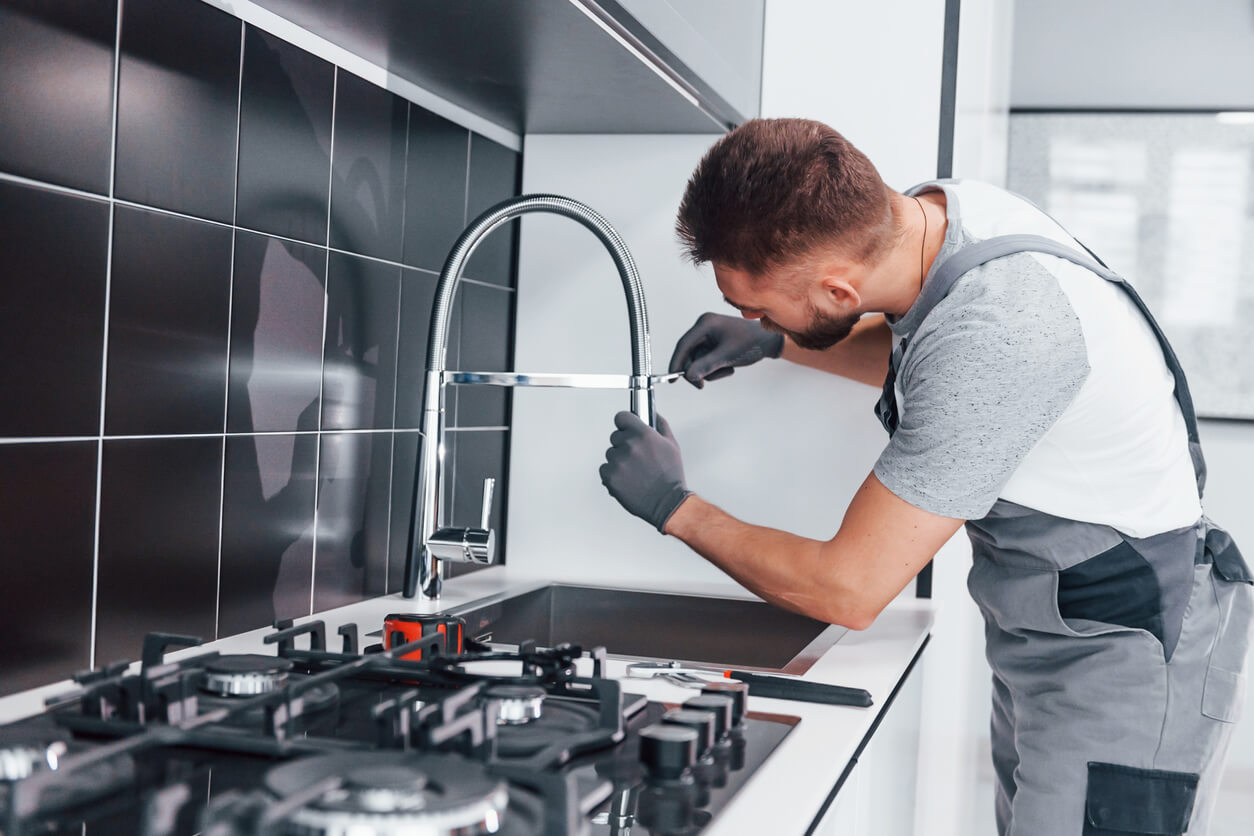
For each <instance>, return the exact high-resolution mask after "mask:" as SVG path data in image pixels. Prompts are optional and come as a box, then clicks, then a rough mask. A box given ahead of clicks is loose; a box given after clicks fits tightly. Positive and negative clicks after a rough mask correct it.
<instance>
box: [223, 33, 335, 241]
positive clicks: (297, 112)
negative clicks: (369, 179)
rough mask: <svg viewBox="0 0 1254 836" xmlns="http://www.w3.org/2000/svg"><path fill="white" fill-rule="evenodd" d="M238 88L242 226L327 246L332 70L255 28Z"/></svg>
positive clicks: (238, 216)
mask: <svg viewBox="0 0 1254 836" xmlns="http://www.w3.org/2000/svg"><path fill="white" fill-rule="evenodd" d="M243 73H244V77H243V83H242V86H241V87H240V128H239V173H238V186H237V188H238V192H237V203H236V212H235V220H236V223H238V224H239V225H240V226H243V227H248V228H249V229H257V230H260V231H262V232H270V233H273V234H275V235H282V236H284V237H287V238H296V239H298V240H301V241H312V242H314V243H317V244H325V243H326V241H327V193H328V190H329V187H330V180H331V114H332V110H333V107H332V103H333V97H334V92H335V67H333V66H332V65H330V64H328V63H327V62H326V61H323V60H322V59H321V58H316V57H314V56H312V55H310V54H309V53H307V52H303V51H301V50H300V49H297V48H296V47H294V46H292V45H291V44H287V43H284V42H283V41H280V40H279V39H278V38H275V37H273V36H271V35H267V34H266V33H264V32H261V31H259V30H257V29H254V28H253V27H251V26H249V27H247V33H246V34H245V36H244V69H243Z"/></svg>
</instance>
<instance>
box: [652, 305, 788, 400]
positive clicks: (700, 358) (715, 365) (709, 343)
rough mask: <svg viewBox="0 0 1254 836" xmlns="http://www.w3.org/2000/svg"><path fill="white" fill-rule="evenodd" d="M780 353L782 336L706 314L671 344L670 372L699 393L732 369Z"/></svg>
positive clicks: (737, 320)
mask: <svg viewBox="0 0 1254 836" xmlns="http://www.w3.org/2000/svg"><path fill="white" fill-rule="evenodd" d="M783 351H784V337H783V335H782V334H775V333H772V332H770V331H768V330H766V329H765V328H763V327H762V326H761V325H759V324H758V323H757V321H755V320H751V319H741V318H740V317H736V316H724V315H722V314H716V313H706V314H701V316H700V318H699V319H697V323H696V324H695V325H693V326H692V327H691V328H689V329H688V332H687V333H686V334H684V335H683V336H682V337H680V338H679V342H678V343H676V344H675V353H674V354H672V355H671V365H670V371H672V372H683V373H684V379H686V380H687V381H688V382H689V383H691V384H692V385H693V386H696V387H697V388H698V389H701V388H703V387H704V386H705V381H707V380H718V379H719V378H720V377H727V376H728V375H730V374H731V373H732V372H734V371H735V370H736V368H735V367H736V366H748V365H750V364H752V363H756V362H758V361H759V360H761V359H762V358H764V357H778V356H779V355H780V354H782V353H783Z"/></svg>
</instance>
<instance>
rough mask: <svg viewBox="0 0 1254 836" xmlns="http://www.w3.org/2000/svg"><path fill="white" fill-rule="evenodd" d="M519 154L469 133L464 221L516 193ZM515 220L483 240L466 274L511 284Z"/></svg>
mask: <svg viewBox="0 0 1254 836" xmlns="http://www.w3.org/2000/svg"><path fill="white" fill-rule="evenodd" d="M520 159H521V157H520V155H518V154H517V153H515V152H513V151H511V150H509V149H508V148H506V147H505V146H504V145H498V144H496V143H495V142H493V141H492V140H490V139H485V138H484V137H482V136H479V135H478V134H472V135H471V139H470V178H469V182H468V186H467V192H466V222H467V223H469V222H470V221H472V220H474V219H475V218H476V217H477V216H478V215H479V214H480V213H481V212H483V210H485V209H487V208H488V207H490V206H492V205H493V204H496V203H499V202H501V201H502V200H504V199H505V198H507V197H513V196H514V195H516V194H518V169H519V160H520ZM517 237H518V222H517V221H513V222H511V223H510V224H509V225H508V226H507V227H506V228H505V229H498V230H496V231H495V232H493V233H492V234H491V235H489V236H488V237H487V238H485V239H483V242H482V243H481V244H480V245H479V247H478V248H477V249H476V250H475V253H474V255H472V256H471V257H470V260H469V261H468V262H466V275H467V276H470V277H471V278H472V279H479V280H480V281H485V282H492V283H493V284H500V285H505V286H507V287H513V286H514V251H515V246H516V241H517Z"/></svg>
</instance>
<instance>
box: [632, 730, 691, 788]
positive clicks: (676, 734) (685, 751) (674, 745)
mask: <svg viewBox="0 0 1254 836" xmlns="http://www.w3.org/2000/svg"><path fill="white" fill-rule="evenodd" d="M696 759H697V732H696V731H694V730H692V729H690V728H686V727H684V726H678V725H666V724H662V723H654V724H653V725H652V726H647V727H645V728H643V729H641V730H640V762H641V763H643V764H644V766H645V768H646V769H647V770H648V771H649V775H651V776H653V777H654V778H668V779H674V778H679V777H681V776H682V775H683V774H684V772H686V771H687V770H688V768H689V767H691V766H692V764H693V763H694V762H695V761H696Z"/></svg>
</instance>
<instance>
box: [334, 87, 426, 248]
mask: <svg viewBox="0 0 1254 836" xmlns="http://www.w3.org/2000/svg"><path fill="white" fill-rule="evenodd" d="M337 85H338V87H337V89H336V93H335V159H334V164H333V166H332V170H333V174H334V176H333V179H332V184H331V246H332V247H336V248H338V249H341V250H349V251H351V252H355V253H362V254H364V255H370V256H374V257H376V258H384V259H387V260H389V261H400V259H401V221H402V217H401V216H402V215H403V214H404V212H403V209H404V195H405V143H406V139H407V137H406V132H407V130H408V122H409V102H407V101H405V100H404V99H402V98H401V97H400V96H397V95H394V94H392V93H389V92H388V91H386V90H384V89H383V88H381V87H376V86H375V85H373V84H371V83H370V82H368V81H363V80H361V79H360V78H358V77H357V76H355V75H352V74H351V73H344V72H341V73H340V74H339V80H338V82H337Z"/></svg>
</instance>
